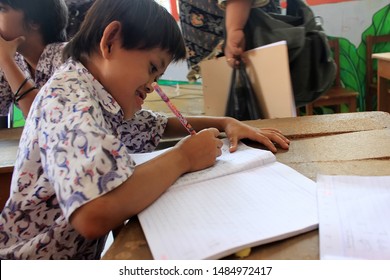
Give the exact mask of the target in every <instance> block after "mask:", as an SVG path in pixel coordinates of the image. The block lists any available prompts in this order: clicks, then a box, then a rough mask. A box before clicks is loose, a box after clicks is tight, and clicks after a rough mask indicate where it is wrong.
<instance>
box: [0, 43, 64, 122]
mask: <svg viewBox="0 0 390 280" xmlns="http://www.w3.org/2000/svg"><path fill="white" fill-rule="evenodd" d="M65 44H66V43H53V44H49V45H47V46H46V47H45V49H44V50H43V52H42V54H41V56H40V58H39V61H38V64H37V68H36V70H35V74H34V75H32V73H31V71H30V69H29V67H28V65H27V63H26V61H25V60H24V58H23V56H22V55H21V54H19V53H17V54H16V55H15V61H16V63H17V65H18V66H19V67H20V69H21V70H22V72H23V73H24V74H25V76H26V77H29V78H31V77H34V82H35V85H36V86H37V87H38V88H41V87H42V86H43V85H44V84H45V83H46V82H47V80H48V79H49V78H50V77H51V76H52V75H53V73H54V71H56V70H57V69H58V68H59V67H60V66H61V64H62V49H63V48H64V46H65ZM13 96H14V93H13V92H12V90H11V87H10V86H9V84H8V82H7V80H6V79H5V76H4V72H3V71H2V70H1V69H0V116H6V115H8V112H9V109H10V107H11V105H12V103H13Z"/></svg>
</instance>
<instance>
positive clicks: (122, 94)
mask: <svg viewBox="0 0 390 280" xmlns="http://www.w3.org/2000/svg"><path fill="white" fill-rule="evenodd" d="M64 56H65V58H69V59H68V60H67V62H66V63H65V65H64V67H62V68H61V69H60V70H59V71H57V72H56V73H55V74H54V75H53V76H52V78H51V79H50V80H49V81H48V83H47V84H46V85H45V86H44V87H43V88H42V89H41V90H40V92H39V94H38V95H37V97H36V99H35V101H34V103H33V105H32V108H31V112H30V114H29V116H28V118H27V120H26V126H25V128H24V131H23V135H22V138H21V141H20V146H19V153H18V156H17V161H16V164H15V170H14V175H13V179H12V185H11V195H10V198H9V200H8V201H7V203H6V206H5V208H4V210H3V212H2V214H1V218H0V236H1V240H0V258H1V259H98V258H100V255H101V252H102V249H103V246H104V243H105V239H106V236H107V234H108V233H109V232H110V231H111V230H113V229H115V228H116V227H118V226H119V225H121V224H123V222H124V221H126V220H127V219H129V218H130V217H132V216H134V215H136V214H138V213H139V212H140V211H142V210H143V209H144V208H146V207H147V206H149V205H150V204H151V203H153V201H155V200H156V199H157V198H158V197H159V196H160V195H161V194H162V193H163V192H164V191H165V190H166V189H167V188H169V186H171V185H172V183H174V182H175V180H176V179H177V178H178V177H179V176H181V175H182V174H184V173H186V172H191V171H196V170H200V169H204V168H207V167H209V166H211V165H213V164H214V163H215V160H216V158H217V157H218V156H219V155H220V154H221V146H222V142H221V140H220V139H219V138H218V137H217V136H218V135H219V131H225V132H226V135H227V137H228V138H229V140H230V143H231V152H234V151H235V149H236V148H237V142H238V141H239V140H240V139H242V138H249V139H252V140H254V141H258V142H260V143H263V144H264V145H266V146H267V147H268V148H269V149H270V150H272V151H276V148H275V146H274V144H273V143H277V144H278V145H279V146H281V147H282V148H284V149H288V143H289V141H288V140H287V139H286V138H285V137H284V136H283V135H282V134H281V133H280V132H279V131H277V130H274V129H256V128H252V127H250V126H248V125H245V124H243V123H241V122H239V121H237V120H234V119H231V118H225V117H221V118H213V117H198V118H195V117H194V118H189V119H188V120H189V121H190V122H191V124H192V125H193V127H194V128H195V129H196V130H197V131H198V133H197V134H196V135H193V136H187V137H185V138H183V139H182V140H181V141H179V142H178V143H177V144H176V145H175V146H174V147H173V148H172V149H170V150H169V151H167V152H165V153H164V154H162V155H160V156H159V157H157V158H155V159H153V160H151V161H149V162H146V163H144V164H142V165H139V166H135V163H134V162H133V160H132V158H131V157H130V156H129V152H146V151H150V150H153V149H154V148H155V147H156V145H157V144H158V142H159V140H160V138H161V137H162V136H163V135H164V136H168V137H171V136H178V135H185V133H186V130H185V129H184V128H183V127H182V125H181V124H180V122H179V121H178V120H177V119H175V118H166V117H164V116H162V115H159V114H156V113H153V112H150V111H146V110H142V108H141V106H142V104H143V102H144V99H145V98H146V96H147V94H148V93H150V92H152V83H153V82H155V81H157V79H158V78H159V77H160V76H161V75H162V74H163V73H164V71H165V70H166V68H167V66H168V64H169V63H170V62H172V61H174V62H176V61H178V60H182V59H184V58H185V47H184V43H183V39H182V35H181V33H180V29H179V27H178V25H177V23H176V21H175V20H174V19H173V17H172V16H171V15H170V14H169V13H168V12H167V11H166V10H165V9H164V8H163V7H161V6H160V5H158V4H157V3H156V2H155V1H153V0H97V1H96V2H95V3H94V4H93V6H92V7H91V9H90V10H89V12H88V13H87V16H86V18H85V21H84V23H83V24H82V26H81V30H80V32H79V33H77V34H76V36H75V37H74V38H73V39H72V40H71V41H70V42H69V43H68V44H67V46H66V47H65V49H64ZM208 127H213V128H208ZM202 129H203V130H202Z"/></svg>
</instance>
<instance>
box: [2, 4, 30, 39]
mask: <svg viewBox="0 0 390 280" xmlns="http://www.w3.org/2000/svg"><path fill="white" fill-rule="evenodd" d="M23 20H24V14H23V12H22V11H19V10H14V9H12V8H11V7H10V6H8V5H4V4H2V3H0V35H1V36H2V37H3V38H4V39H5V40H7V41H10V40H13V39H15V38H17V37H19V36H22V35H24V34H25V28H24V21H23Z"/></svg>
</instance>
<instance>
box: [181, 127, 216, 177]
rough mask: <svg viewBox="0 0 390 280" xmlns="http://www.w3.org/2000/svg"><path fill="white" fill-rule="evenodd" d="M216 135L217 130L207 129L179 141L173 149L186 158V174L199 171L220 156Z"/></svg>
mask: <svg viewBox="0 0 390 280" xmlns="http://www.w3.org/2000/svg"><path fill="white" fill-rule="evenodd" d="M218 135H219V131H218V129H215V128H208V129H204V130H201V131H199V132H198V133H197V134H196V135H193V136H187V137H186V138H184V139H182V140H181V141H179V143H178V144H177V145H176V146H175V148H178V149H180V150H181V152H182V154H183V155H184V156H185V157H186V159H187V162H188V167H189V168H188V172H191V171H197V170H201V169H204V168H207V167H210V166H212V165H213V164H214V163H215V161H216V158H217V157H219V156H220V155H221V154H222V151H221V148H222V146H223V142H222V140H221V139H219V138H217V137H218Z"/></svg>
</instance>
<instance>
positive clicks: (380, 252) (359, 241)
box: [317, 175, 390, 260]
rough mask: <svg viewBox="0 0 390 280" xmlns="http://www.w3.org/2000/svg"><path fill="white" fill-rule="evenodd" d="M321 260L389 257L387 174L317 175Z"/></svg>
mask: <svg viewBox="0 0 390 280" xmlns="http://www.w3.org/2000/svg"><path fill="white" fill-rule="evenodd" d="M317 187H318V211H319V221H320V226H319V228H320V231H319V232H320V257H321V259H387V260H388V259H390V176H372V177H368V176H364V177H363V176H326V175H319V176H318V179H317Z"/></svg>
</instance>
